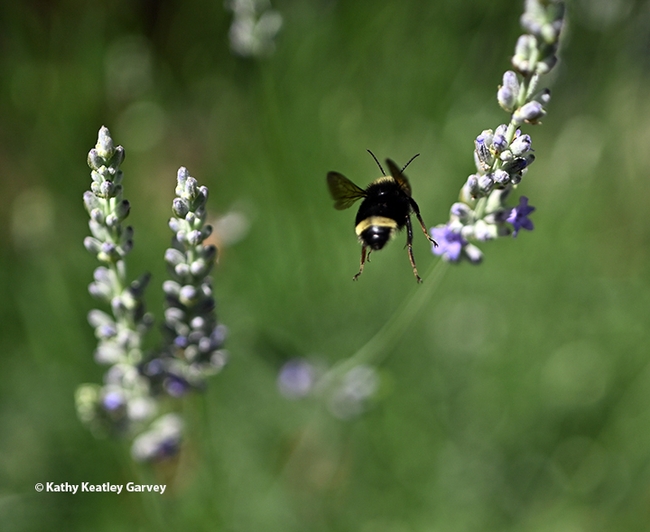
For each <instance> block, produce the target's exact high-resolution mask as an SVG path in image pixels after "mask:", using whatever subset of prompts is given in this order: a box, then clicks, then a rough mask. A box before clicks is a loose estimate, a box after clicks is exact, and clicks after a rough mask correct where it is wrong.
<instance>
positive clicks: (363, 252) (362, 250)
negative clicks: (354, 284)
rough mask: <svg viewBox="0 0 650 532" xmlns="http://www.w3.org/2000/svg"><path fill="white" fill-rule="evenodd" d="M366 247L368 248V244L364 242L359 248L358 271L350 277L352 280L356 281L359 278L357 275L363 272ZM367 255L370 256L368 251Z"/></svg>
mask: <svg viewBox="0 0 650 532" xmlns="http://www.w3.org/2000/svg"><path fill="white" fill-rule="evenodd" d="M367 248H368V246H366V245H365V244H364V245H363V247H362V248H361V266H360V267H359V273H357V274H356V275H355V276H354V277H353V278H352V280H353V281H356V280H357V279H358V278H359V275H361V274H362V273H363V265H364V264H365V263H366V249H367ZM368 256H370V253H368Z"/></svg>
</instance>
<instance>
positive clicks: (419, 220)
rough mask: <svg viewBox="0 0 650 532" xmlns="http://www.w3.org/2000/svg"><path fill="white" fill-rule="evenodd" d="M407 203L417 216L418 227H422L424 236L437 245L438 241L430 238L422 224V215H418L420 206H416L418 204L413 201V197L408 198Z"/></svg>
mask: <svg viewBox="0 0 650 532" xmlns="http://www.w3.org/2000/svg"><path fill="white" fill-rule="evenodd" d="M409 203H410V204H411V208H412V209H413V212H414V213H415V216H417V219H418V222H420V227H421V228H422V232H423V233H424V236H426V237H427V239H428V240H429V242H431V243H432V244H433V245H434V246H436V247H438V242H436V241H435V240H434V239H433V238H431V236H429V233H428V232H427V228H426V226H425V225H424V220H422V216H421V215H420V207H418V204H417V203H415V200H414V199H413V198H409Z"/></svg>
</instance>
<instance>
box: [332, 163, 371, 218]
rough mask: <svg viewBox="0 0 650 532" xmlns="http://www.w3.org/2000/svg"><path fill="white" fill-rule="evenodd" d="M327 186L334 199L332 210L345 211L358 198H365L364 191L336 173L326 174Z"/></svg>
mask: <svg viewBox="0 0 650 532" xmlns="http://www.w3.org/2000/svg"><path fill="white" fill-rule="evenodd" d="M327 186H328V188H329V189H330V194H331V195H332V198H334V200H335V203H334V208H335V209H338V210H340V211H341V210H343V209H347V208H348V207H351V206H352V204H353V203H354V202H355V201H357V200H358V199H360V198H363V197H365V195H366V191H365V190H363V189H362V188H359V187H358V186H357V185H355V184H354V183H353V182H352V181H350V180H349V179H348V178H347V177H345V176H344V175H341V174H339V173H338V172H329V173H328V174H327Z"/></svg>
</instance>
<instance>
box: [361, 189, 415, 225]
mask: <svg viewBox="0 0 650 532" xmlns="http://www.w3.org/2000/svg"><path fill="white" fill-rule="evenodd" d="M410 213H411V205H410V203H409V199H408V196H407V195H406V194H405V193H404V192H403V191H402V189H401V188H400V186H399V185H398V184H397V183H396V182H395V181H393V180H383V179H382V180H381V181H379V182H378V183H371V184H370V185H369V186H368V188H367V189H366V197H365V199H364V200H363V201H362V202H361V205H360V206H359V212H358V213H357V218H356V221H355V226H356V225H358V224H359V223H360V222H362V221H363V220H366V219H367V218H370V217H371V216H382V217H384V218H390V219H391V220H395V223H396V224H397V230H401V229H403V228H404V225H406V220H407V218H408V217H409V214H410Z"/></svg>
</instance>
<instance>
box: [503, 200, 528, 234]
mask: <svg viewBox="0 0 650 532" xmlns="http://www.w3.org/2000/svg"><path fill="white" fill-rule="evenodd" d="M534 210H535V207H532V206H530V205H528V198H527V197H526V196H521V197H520V198H519V205H517V206H516V207H513V209H512V210H511V211H510V214H509V215H508V218H507V219H506V222H509V223H511V224H512V226H513V227H514V229H515V230H514V232H513V233H512V236H517V233H518V232H519V229H522V228H523V229H527V230H528V231H532V230H533V222H532V221H531V220H530V219H529V218H528V215H529V214H530V213H531V212H533V211H534Z"/></svg>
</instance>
